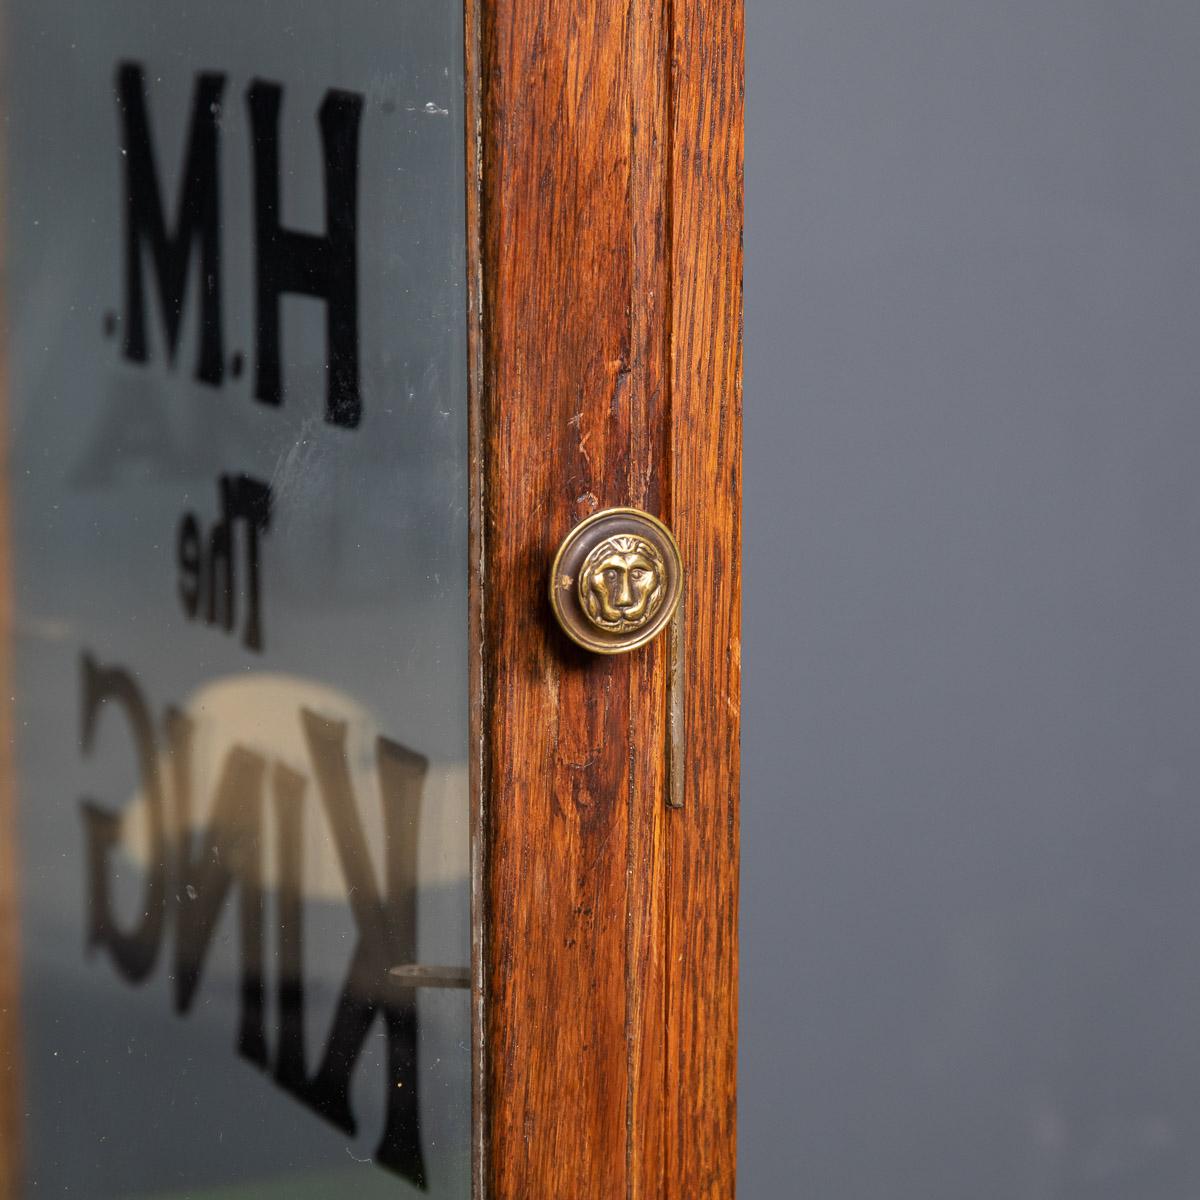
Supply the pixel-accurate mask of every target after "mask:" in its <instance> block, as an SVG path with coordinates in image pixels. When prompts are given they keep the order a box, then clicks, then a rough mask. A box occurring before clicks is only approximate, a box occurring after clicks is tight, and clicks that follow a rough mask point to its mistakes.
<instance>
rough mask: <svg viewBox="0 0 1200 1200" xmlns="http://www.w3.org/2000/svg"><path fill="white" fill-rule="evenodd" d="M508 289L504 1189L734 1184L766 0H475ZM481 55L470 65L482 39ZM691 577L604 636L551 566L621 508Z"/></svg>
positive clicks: (485, 121) (494, 1060) (500, 380)
mask: <svg viewBox="0 0 1200 1200" xmlns="http://www.w3.org/2000/svg"><path fill="white" fill-rule="evenodd" d="M473 11H474V13H475V14H476V17H477V25H476V27H477V29H478V34H479V36H478V43H477V45H478V55H479V56H478V79H477V82H478V87H479V108H478V114H479V130H480V140H479V159H478V168H479V182H480V193H479V197H480V204H479V226H478V229H479V233H480V247H481V252H480V259H481V268H482V283H481V292H482V299H481V303H480V304H479V306H478V309H477V310H475V311H477V313H478V319H479V322H480V339H479V344H480V347H481V356H480V387H479V398H480V403H479V409H478V419H479V422H480V425H481V453H482V474H481V477H480V481H479V487H478V494H479V496H480V499H481V508H482V522H481V530H480V540H481V549H482V554H483V566H482V581H483V582H482V589H481V629H482V635H483V639H482V646H483V653H484V659H483V663H482V675H481V683H480V688H479V710H478V711H479V713H480V730H479V732H480V738H481V742H480V744H481V750H482V755H481V768H480V773H479V780H480V786H481V788H482V793H483V796H484V801H485V803H484V807H483V816H482V823H481V831H482V840H483V846H482V849H481V853H480V856H479V858H478V869H479V871H480V876H481V888H480V893H479V894H480V898H481V900H482V911H481V915H482V920H483V932H482V939H481V941H480V942H479V948H480V953H481V956H482V983H483V987H484V990H485V995H486V1002H487V1011H486V1016H485V1021H484V1029H483V1035H484V1036H483V1057H482V1064H483V1074H482V1081H481V1082H482V1100H483V1102H484V1107H485V1110H486V1130H487V1131H486V1137H485V1142H484V1154H483V1157H482V1160H481V1165H480V1174H481V1180H482V1182H483V1184H484V1186H485V1194H486V1195H487V1196H488V1197H489V1200H510V1198H511V1200H516V1198H518V1197H519V1198H521V1200H535V1198H536V1200H543V1198H560V1197H561V1198H566V1200H585V1198H592V1197H605V1198H606V1197H622V1196H623V1197H645V1198H650V1197H654V1198H658V1197H679V1198H681V1200H682V1198H684V1197H686V1198H687V1200H696V1198H697V1197H706V1196H714V1197H715V1196H731V1195H732V1194H733V1186H734V1181H733V1168H734V1135H735V1127H734V1086H735V1054H736V1018H735V1013H736V965H737V964H736V930H737V897H736V893H737V769H738V761H737V735H738V663H739V625H738V622H739V607H738V565H739V557H740V551H739V515H738V507H739V503H740V325H741V162H742V149H741V147H742V141H741V137H742V131H741V120H742V118H741V111H742V109H741V103H742V102H741V92H742V74H741V71H742V65H741V64H742V35H741V9H740V3H739V0H689V2H688V3H687V4H686V5H685V4H682V3H679V2H678V0H675V2H674V3H672V2H671V0H587V2H584V3H579V4H561V3H555V2H552V0H473ZM470 53H471V51H470V49H469V51H468V59H470ZM624 504H632V505H635V506H637V507H641V508H645V509H647V510H648V511H650V512H654V513H657V514H660V515H662V516H663V517H664V519H665V520H667V522H668V523H669V524H671V525H672V526H673V528H674V530H675V532H676V535H677V537H678V538H679V540H680V544H681V548H682V550H683V554H684V560H685V565H686V568H687V571H688V582H687V590H686V592H685V601H684V603H685V605H686V611H687V622H686V626H685V637H686V658H687V661H686V671H687V674H688V707H687V712H686V718H687V740H688V746H689V773H688V778H687V781H686V786H687V792H686V805H685V807H684V808H683V809H682V810H668V809H667V808H666V805H665V786H666V777H665V765H666V738H667V696H666V690H667V665H668V664H667V658H666V656H667V653H668V645H669V640H668V639H667V638H661V639H659V640H658V641H657V642H656V643H655V644H653V645H652V646H650V647H648V648H645V649H643V650H641V651H637V652H635V653H633V654H630V655H622V656H619V657H615V658H608V657H596V656H589V655H587V654H586V653H585V652H584V651H581V650H579V649H577V648H576V647H574V646H573V645H572V644H571V643H570V642H568V641H567V639H566V638H565V637H564V636H563V635H561V634H560V633H559V632H558V631H557V629H556V627H555V626H554V625H553V621H552V618H551V616H550V612H549V604H548V600H547V595H546V592H547V571H548V569H549V564H550V562H551V559H552V558H553V554H554V551H555V549H556V547H557V545H558V543H559V541H560V540H561V539H562V537H563V536H564V535H565V534H566V533H567V531H568V530H569V529H570V528H571V527H572V526H573V525H574V524H575V523H576V522H577V521H579V520H581V519H582V518H583V517H585V516H587V515H588V514H590V513H591V512H593V511H595V510H596V509H598V508H604V507H609V506H612V505H624Z"/></svg>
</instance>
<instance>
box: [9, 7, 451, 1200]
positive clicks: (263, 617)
mask: <svg viewBox="0 0 1200 1200" xmlns="http://www.w3.org/2000/svg"><path fill="white" fill-rule="evenodd" d="M6 18H7V30H6V37H7V47H6V49H7V58H8V64H7V71H6V75H7V96H6V109H7V154H8V164H7V195H6V210H7V211H6V219H7V228H8V250H7V258H8V278H7V304H8V314H9V317H8V321H9V328H8V345H9V420H10V439H11V455H10V487H11V494H12V506H13V523H14V544H15V551H14V553H15V567H14V575H15V589H16V617H15V634H16V679H15V704H16V720H17V728H18V734H19V736H18V747H17V750H18V758H17V791H18V799H19V830H18V833H19V847H20V866H21V888H22V892H21V897H22V929H21V934H22V963H21V987H22V1009H21V1011H22V1029H23V1045H22V1047H21V1052H22V1055H23V1058H24V1072H23V1074H24V1081H25V1083H24V1086H25V1096H24V1099H23V1110H24V1111H25V1112H26V1113H27V1114H28V1116H27V1120H26V1124H25V1128H24V1131H23V1140H24V1145H23V1154H24V1158H25V1163H26V1170H25V1194H28V1195H35V1194H36V1195H60V1194H71V1195H80V1196H88V1197H118V1196H131V1195H145V1196H156V1197H157V1196H163V1197H166V1196H179V1197H182V1196H188V1197H207V1196H222V1197H235V1196H237V1197H243V1196H254V1197H271V1196H280V1197H282V1196H287V1197H289V1198H290V1200H291V1198H295V1197H304V1196H320V1197H327V1196H331V1195H339V1194H348V1189H350V1188H353V1189H354V1194H355V1195H356V1196H374V1195H380V1196H405V1195H416V1194H418V1192H421V1191H422V1189H425V1190H424V1191H423V1192H422V1194H427V1195H430V1196H434V1197H465V1196H467V1195H468V1194H469V1190H470V1187H469V1177H470V1171H469V1159H470V1138H471V1115H470V1090H471V1089H470V1051H469V1042H470V994H469V990H468V989H467V986H466V984H467V965H468V962H469V947H470V894H469V884H468V860H469V854H468V838H469V834H468V788H467V770H466V743H467V517H466V512H467V451H466V446H467V418H466V344H465V342H466V332H465V330H466V317H465V278H466V270H465V233H464V221H465V218H464V211H463V210H464V177H463V172H464V160H465V135H464V114H463V60H462V41H463V31H462V9H461V6H456V5H454V4H446V3H443V2H441V0H405V3H398V2H396V0H388V2H373V0H339V2H338V3H337V4H334V3H330V2H328V0H288V2H286V3H285V2H282V0H281V2H279V3H271V4H262V3H253V4H251V3H247V2H246V0H206V3H204V4H203V5H199V4H197V5H194V6H191V7H183V6H180V5H171V6H169V10H168V9H167V8H165V7H164V6H163V5H162V4H161V3H160V2H158V0H120V2H117V3H108V4H104V5H96V4H89V3H85V2H84V0H13V2H12V3H10V4H9V5H8V6H7V12H6Z"/></svg>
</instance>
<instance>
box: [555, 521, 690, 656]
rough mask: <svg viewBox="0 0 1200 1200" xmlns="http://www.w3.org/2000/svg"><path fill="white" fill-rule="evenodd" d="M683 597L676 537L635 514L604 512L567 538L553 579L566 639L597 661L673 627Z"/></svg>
mask: <svg viewBox="0 0 1200 1200" xmlns="http://www.w3.org/2000/svg"><path fill="white" fill-rule="evenodd" d="M682 590H683V562H682V560H681V559H680V557H679V547H678V546H677V545H676V544H675V539H674V538H673V537H672V536H671V531H670V530H669V529H668V528H667V527H666V526H665V525H664V524H663V523H662V522H661V521H660V520H659V519H658V518H657V517H652V516H651V515H650V514H649V513H644V512H642V511H641V510H640V509H636V508H606V509H603V510H602V511H601V512H598V513H593V514H592V515H591V516H590V517H588V518H586V519H585V520H583V521H581V522H580V523H579V524H578V525H576V526H575V528H574V529H572V530H571V532H570V533H568V534H567V536H566V538H565V539H564V541H563V544H562V545H561V546H559V548H558V553H557V554H556V555H555V556H554V566H553V568H552V569H551V572H550V604H551V605H552V607H553V608H554V615H555V616H556V617H557V618H558V623H559V624H560V625H561V626H562V627H563V630H564V631H565V632H566V635H567V636H568V637H569V638H570V639H571V640H572V641H573V642H577V643H578V644H579V645H580V646H583V647H584V649H586V650H593V651H595V652H596V653H597V654H621V653H623V652H624V651H626V650H636V649H637V647H638V646H644V645H645V644H646V643H647V642H649V641H650V640H651V639H653V638H655V637H657V636H658V635H659V634H660V633H661V632H662V631H663V630H664V629H665V628H666V627H667V625H668V624H670V621H671V618H672V617H673V616H674V615H675V610H676V608H678V607H679V596H680V593H681V592H682Z"/></svg>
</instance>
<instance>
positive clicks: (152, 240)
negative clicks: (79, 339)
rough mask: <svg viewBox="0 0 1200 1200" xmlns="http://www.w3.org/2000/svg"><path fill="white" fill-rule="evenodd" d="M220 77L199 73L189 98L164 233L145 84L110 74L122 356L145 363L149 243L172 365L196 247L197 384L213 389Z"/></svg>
mask: <svg viewBox="0 0 1200 1200" xmlns="http://www.w3.org/2000/svg"><path fill="white" fill-rule="evenodd" d="M224 86H225V76H224V75H216V74H202V75H200V76H199V77H198V78H197V80H196V87H195V91H194V93H193V96H192V117H191V124H190V127H189V130H188V145H187V153H186V155H185V156H184V163H183V175H182V178H181V180H180V185H179V200H178V205H177V208H176V217H175V230H174V232H173V233H172V232H170V231H169V230H168V228H167V219H166V215H165V212H164V208H163V198H162V188H161V187H160V186H159V179H158V171H157V167H156V164H155V157H154V147H153V145H152V144H151V141H150V119H149V117H148V115H147V112H146V80H145V75H144V72H143V71H142V68H141V67H140V66H139V65H138V64H137V63H122V64H121V65H120V66H119V67H118V68H117V102H118V107H119V109H120V114H121V149H122V151H123V153H124V157H125V357H126V358H128V359H131V360H132V361H133V362H145V361H146V358H147V350H146V303H145V297H144V295H143V290H142V243H143V242H145V243H147V244H148V247H149V250H150V255H151V261H152V263H153V265H154V278H155V280H156V282H157V284H158V298H159V303H160V304H161V306H162V315H163V324H164V326H165V327H166V336H167V355H168V357H169V358H170V360H171V361H172V362H174V361H175V351H176V349H177V347H178V345H179V330H180V327H181V325H182V322H183V298H184V293H185V291H186V289H187V279H188V267H189V266H190V265H191V261H192V243H193V242H195V241H199V243H200V351H199V355H198V358H197V362H196V378H197V379H199V380H200V381H202V382H203V383H211V384H218V383H220V382H221V379H222V376H223V374H224V362H223V360H222V343H221V252H220V250H221V247H220V207H221V189H220V175H219V174H218V169H217V142H218V127H217V118H218V116H219V114H220V111H221V91H222V89H223V88H224Z"/></svg>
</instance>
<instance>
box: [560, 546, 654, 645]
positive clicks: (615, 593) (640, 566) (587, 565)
mask: <svg viewBox="0 0 1200 1200" xmlns="http://www.w3.org/2000/svg"><path fill="white" fill-rule="evenodd" d="M665 581H666V567H665V564H664V563H663V558H662V555H661V554H660V553H659V550H658V547H657V546H655V545H654V544H653V543H651V542H649V541H647V540H646V539H644V538H640V537H634V536H630V535H627V534H618V535H617V536H615V537H610V538H606V539H605V540H604V541H602V542H601V543H600V544H599V545H597V546H596V547H595V548H594V549H593V550H592V552H591V553H590V554H589V555H588V556H587V558H586V559H585V560H584V563H583V567H582V569H581V570H580V572H579V601H580V603H581V604H582V605H583V611H584V612H585V613H586V614H587V615H588V618H589V620H591V621H592V623H593V624H595V625H597V626H599V628H601V629H607V630H609V631H611V632H613V633H627V632H629V631H630V630H633V629H640V628H641V627H642V626H643V625H645V624H646V622H647V621H649V620H650V619H651V618H652V617H653V616H654V614H655V613H656V612H657V611H658V609H659V607H660V606H661V605H662V601H663V590H664V588H663V585H664V583H665Z"/></svg>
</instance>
